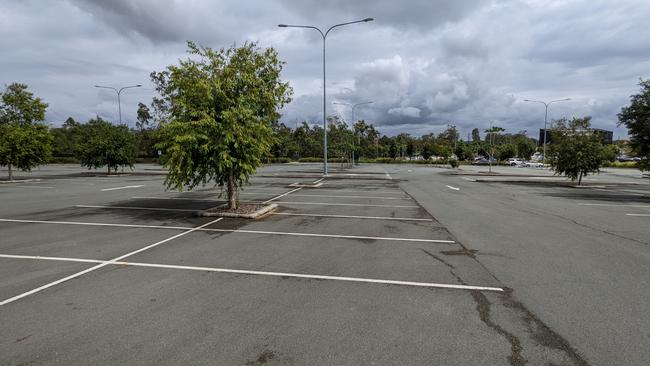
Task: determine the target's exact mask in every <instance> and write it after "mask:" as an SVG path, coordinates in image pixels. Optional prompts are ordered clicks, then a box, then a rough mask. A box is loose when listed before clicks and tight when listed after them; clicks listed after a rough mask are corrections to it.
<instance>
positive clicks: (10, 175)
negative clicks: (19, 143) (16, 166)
mask: <svg viewBox="0 0 650 366" xmlns="http://www.w3.org/2000/svg"><path fill="white" fill-rule="evenodd" d="M7 167H8V168H9V180H11V179H12V178H13V174H12V172H11V164H9V165H7Z"/></svg>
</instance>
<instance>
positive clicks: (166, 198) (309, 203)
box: [132, 192, 420, 208]
mask: <svg viewBox="0 0 650 366" xmlns="http://www.w3.org/2000/svg"><path fill="white" fill-rule="evenodd" d="M288 193H289V192H287V193H285V194H284V195H287V194H288ZM281 196H282V195H281ZM132 198H133V199H150V200H186V201H221V202H224V200H218V199H213V198H189V197H188V198H185V197H155V196H150V197H146V196H135V197H132ZM277 198H280V197H276V199H277ZM267 202H270V201H267ZM241 203H265V202H258V201H241ZM275 203H282V204H286V205H316V206H318V205H321V206H355V207H386V208H420V206H413V205H379V204H365V203H332V202H293V201H276V202H275Z"/></svg>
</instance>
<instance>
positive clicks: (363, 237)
mask: <svg viewBox="0 0 650 366" xmlns="http://www.w3.org/2000/svg"><path fill="white" fill-rule="evenodd" d="M222 219H223V218H222ZM217 221H219V220H215V221H213V223H216V222H217ZM0 222H14V223H24V224H59V225H86V226H115V227H125V225H129V226H128V227H133V228H138V227H140V228H145V229H168V230H192V231H205V232H221V233H238V234H258V235H285V236H305V237H317V238H334V239H361V240H388V241H406V242H418V243H440V244H454V241H453V240H442V239H424V238H396V237H384V236H366V235H339V234H319V233H296V232H287V231H270V230H245V229H216V228H207V227H206V226H207V225H202V226H200V227H197V228H192V227H185V226H157V225H135V224H111V223H93V222H78V221H47V220H43V221H39V220H19V219H0Z"/></svg>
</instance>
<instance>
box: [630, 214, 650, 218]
mask: <svg viewBox="0 0 650 366" xmlns="http://www.w3.org/2000/svg"><path fill="white" fill-rule="evenodd" d="M625 216H637V217H650V215H648V214H625Z"/></svg>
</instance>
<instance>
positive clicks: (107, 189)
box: [101, 184, 144, 192]
mask: <svg viewBox="0 0 650 366" xmlns="http://www.w3.org/2000/svg"><path fill="white" fill-rule="evenodd" d="M140 187H144V184H140V185H137V186H124V187H114V188H104V189H102V190H101V191H102V192H106V191H116V190H118V189H128V188H140Z"/></svg>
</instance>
